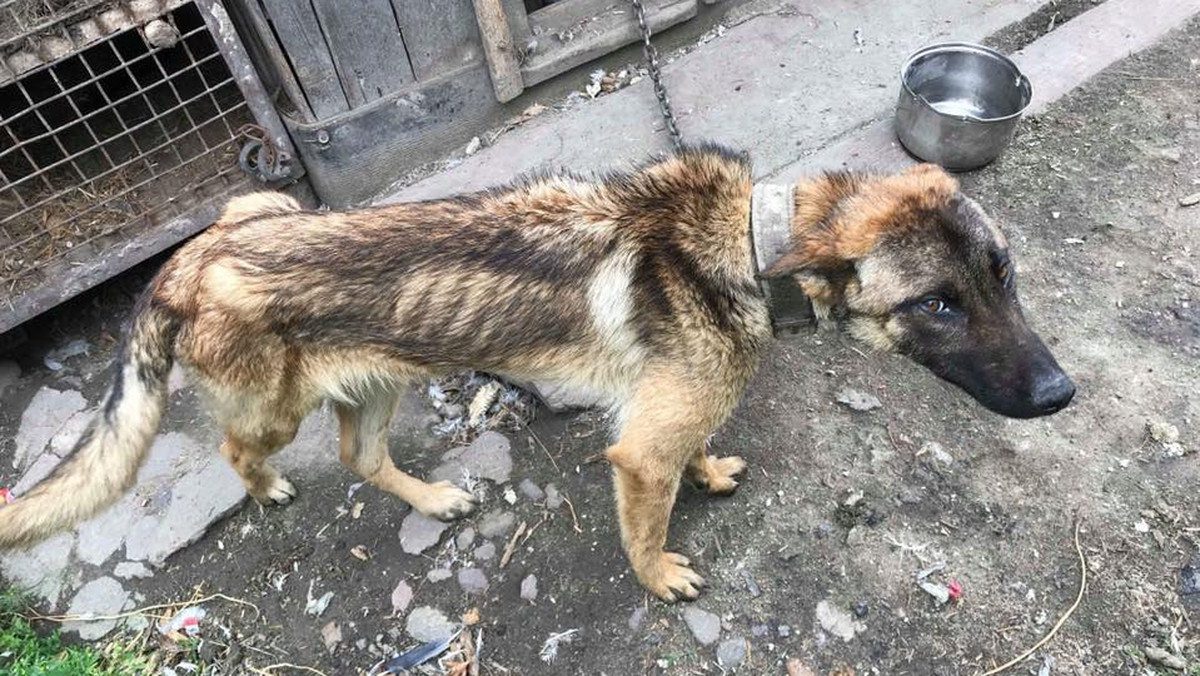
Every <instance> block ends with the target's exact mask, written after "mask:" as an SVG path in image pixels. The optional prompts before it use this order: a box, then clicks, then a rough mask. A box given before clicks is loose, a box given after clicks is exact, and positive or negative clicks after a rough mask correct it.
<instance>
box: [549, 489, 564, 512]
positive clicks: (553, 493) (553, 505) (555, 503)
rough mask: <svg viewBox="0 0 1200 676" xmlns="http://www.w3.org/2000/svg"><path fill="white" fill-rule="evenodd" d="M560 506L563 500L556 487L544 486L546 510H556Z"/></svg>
mask: <svg viewBox="0 0 1200 676" xmlns="http://www.w3.org/2000/svg"><path fill="white" fill-rule="evenodd" d="M562 504H563V499H562V496H561V495H559V493H558V486H555V485H554V484H546V509H558V508H559V507H562Z"/></svg>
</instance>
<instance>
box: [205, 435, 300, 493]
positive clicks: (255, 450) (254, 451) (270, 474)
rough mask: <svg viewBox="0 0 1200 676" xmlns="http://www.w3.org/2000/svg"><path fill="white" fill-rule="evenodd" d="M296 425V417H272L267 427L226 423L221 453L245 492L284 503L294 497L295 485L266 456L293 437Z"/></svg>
mask: <svg viewBox="0 0 1200 676" xmlns="http://www.w3.org/2000/svg"><path fill="white" fill-rule="evenodd" d="M299 427H300V419H299V418H298V417H297V418H288V419H279V420H274V421H272V424H271V425H270V427H269V428H268V429H255V430H254V431H249V430H247V429H244V428H242V426H234V425H226V427H225V441H223V442H222V443H221V456H222V457H224V458H225V460H227V461H228V462H229V464H230V465H232V466H233V469H234V470H235V471H237V473H238V476H240V477H241V478H242V483H244V484H245V485H246V492H247V493H249V494H250V495H251V497H253V498H254V499H255V500H258V501H259V502H263V503H275V504H280V505H284V504H287V503H289V502H291V501H292V498H294V497H296V487H295V486H293V485H292V482H290V481H288V480H287V479H286V478H285V477H284V476H283V475H282V474H280V473H279V472H278V471H277V470H276V469H275V468H274V467H271V465H269V464H267V458H268V457H269V456H271V455H273V454H274V453H275V452H277V451H278V450H279V449H281V448H283V447H284V446H286V445H287V444H288V443H289V442H290V441H291V440H292V439H293V438H295V436H296V430H297V429H298V428H299Z"/></svg>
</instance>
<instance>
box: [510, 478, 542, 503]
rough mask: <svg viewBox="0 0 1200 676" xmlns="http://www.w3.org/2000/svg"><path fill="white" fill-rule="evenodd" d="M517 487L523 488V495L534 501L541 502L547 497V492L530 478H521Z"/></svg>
mask: <svg viewBox="0 0 1200 676" xmlns="http://www.w3.org/2000/svg"><path fill="white" fill-rule="evenodd" d="M517 488H519V489H520V490H521V494H522V495H524V496H525V497H527V498H529V499H530V500H533V501H534V502H541V501H542V500H545V499H546V492H545V491H543V490H542V489H541V488H539V487H538V485H537V484H535V483H533V481H530V480H529V479H521V483H520V485H518V486H517Z"/></svg>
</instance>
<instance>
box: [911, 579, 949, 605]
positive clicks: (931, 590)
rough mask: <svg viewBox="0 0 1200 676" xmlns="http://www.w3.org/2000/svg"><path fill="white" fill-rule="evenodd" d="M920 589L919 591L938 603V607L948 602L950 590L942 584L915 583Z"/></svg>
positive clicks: (923, 581)
mask: <svg viewBox="0 0 1200 676" xmlns="http://www.w3.org/2000/svg"><path fill="white" fill-rule="evenodd" d="M917 585H918V586H920V587H921V591H923V592H925V593H926V594H929V595H930V596H932V597H933V598H934V600H935V601H937V602H938V605H939V606H944V605H946V604H947V603H949V602H950V588H949V587H947V586H946V585H944V584H938V583H937V582H930V581H928V580H922V581H920V582H918V583H917Z"/></svg>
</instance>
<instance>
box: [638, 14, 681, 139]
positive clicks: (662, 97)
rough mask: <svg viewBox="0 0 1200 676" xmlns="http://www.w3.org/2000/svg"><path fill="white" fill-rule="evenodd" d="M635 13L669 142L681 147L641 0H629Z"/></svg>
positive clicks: (656, 51)
mask: <svg viewBox="0 0 1200 676" xmlns="http://www.w3.org/2000/svg"><path fill="white" fill-rule="evenodd" d="M631 2H633V9H634V11H635V12H636V13H637V20H638V26H639V27H640V28H641V29H642V42H643V43H644V47H645V51H646V66H647V69H648V70H649V71H650V80H651V81H652V82H653V83H654V95H655V96H656V97H658V107H659V110H661V111H662V116H663V120H664V121H665V122H666V123H667V133H669V134H670V135H671V143H672V145H674V146H675V149H676V150H679V149H680V148H682V147H683V136H681V135H680V133H679V125H678V123H677V122H676V121H675V112H674V111H673V110H671V99H670V97H668V96H667V88H666V87H664V86H663V82H662V72H661V71H659V69H658V50H657V49H655V48H654V45H653V43H651V42H650V26H649V25H648V24H647V23H646V8H645V7H643V6H642V0H631Z"/></svg>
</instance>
